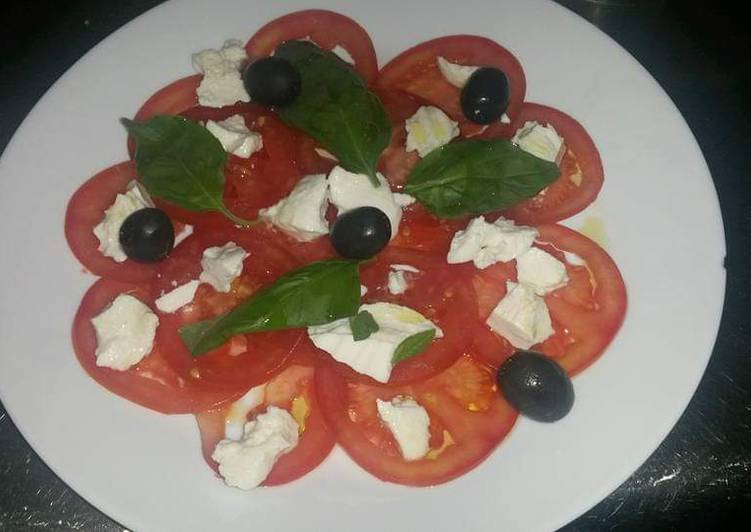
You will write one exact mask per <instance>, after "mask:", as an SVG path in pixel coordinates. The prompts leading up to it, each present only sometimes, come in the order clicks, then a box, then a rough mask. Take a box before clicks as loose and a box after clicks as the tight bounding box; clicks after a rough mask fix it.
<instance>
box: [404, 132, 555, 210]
mask: <svg viewBox="0 0 751 532" xmlns="http://www.w3.org/2000/svg"><path fill="white" fill-rule="evenodd" d="M558 175H559V171H558V167H557V166H556V165H555V164H554V163H551V162H549V161H545V160H543V159H539V158H538V157H535V156H534V155H531V154H529V153H527V152H525V151H524V150H522V149H520V148H518V147H516V146H514V145H513V144H512V143H511V142H509V141H508V140H505V139H494V140H479V139H468V140H460V141H457V142H452V143H450V144H447V145H445V146H442V147H440V148H438V149H436V150H434V151H432V152H430V153H429V154H428V155H427V156H426V157H425V158H424V159H422V160H421V161H420V162H419V163H418V164H417V165H416V166H415V167H414V169H413V170H412V173H411V174H410V176H409V179H408V180H407V185H406V186H405V188H404V192H406V193H407V194H411V195H413V196H415V198H417V200H418V201H419V202H420V203H422V204H423V205H424V206H425V207H426V208H427V209H428V210H429V211H430V212H432V213H433V214H435V215H436V216H440V217H442V218H454V217H457V216H464V215H467V214H485V213H488V212H493V211H499V210H502V209H506V208H508V207H511V206H513V205H515V204H517V203H519V202H520V201H521V200H524V199H527V198H531V197H533V196H535V195H536V194H537V193H539V192H540V191H541V190H542V189H544V188H545V187H546V186H548V185H549V184H550V183H552V182H553V181H555V180H556V178H557V177H558Z"/></svg>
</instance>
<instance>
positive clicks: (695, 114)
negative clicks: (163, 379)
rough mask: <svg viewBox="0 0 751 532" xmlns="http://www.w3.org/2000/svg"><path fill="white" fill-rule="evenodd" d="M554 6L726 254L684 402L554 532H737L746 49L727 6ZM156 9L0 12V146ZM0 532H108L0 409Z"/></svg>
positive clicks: (749, 470) (743, 467) (749, 464)
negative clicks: (610, 57)
mask: <svg viewBox="0 0 751 532" xmlns="http://www.w3.org/2000/svg"><path fill="white" fill-rule="evenodd" d="M558 1H559V3H560V4H563V5H564V6H566V7H568V8H569V9H571V10H573V11H575V12H576V13H578V14H579V15H581V16H582V17H584V18H586V19H587V20H589V21H590V22H592V23H593V24H595V25H596V26H597V27H599V28H600V29H601V30H603V31H604V32H606V33H608V34H609V35H610V36H612V37H613V38H614V39H615V40H616V41H618V42H619V43H620V44H621V45H622V46H624V47H625V48H626V49H627V50H628V51H629V52H631V53H632V54H633V55H634V56H635V57H636V58H637V59H638V60H639V61H640V62H641V63H642V64H643V65H644V66H645V67H646V68H647V69H648V70H649V72H650V73H651V74H652V75H653V76H654V77H655V78H656V79H657V80H658V81H659V82H660V84H661V85H662V86H663V87H664V88H665V90H666V91H667V93H668V94H669V95H670V96H671V97H672V98H673V100H674V101H675V103H676V104H677V106H678V108H679V109H680V110H681V112H682V113H683V115H684V116H685V118H686V120H687V121H688V124H689V126H690V127H691V129H692V130H693V132H694V135H696V137H697V139H698V141H699V144H700V145H701V148H702V150H703V152H704V155H705V157H706V159H707V162H708V163H709V167H710V169H711V172H712V176H713V178H714V182H715V186H716V188H717V191H718V194H719V197H720V203H721V207H722V214H723V219H724V223H725V231H726V238H727V247H728V253H727V258H726V261H725V266H726V269H727V275H728V277H727V292H726V301H725V312H724V316H723V320H722V325H721V327H720V333H719V338H718V340H717V344H716V346H715V349H714V353H713V355H712V359H711V361H710V363H709V367H708V369H707V373H706V374H705V375H704V378H703V380H702V382H701V385H700V386H699V389H698V391H697V393H696V395H695V396H694V398H693V400H692V401H691V404H690V406H689V407H688V409H687V410H686V412H685V413H684V415H683V417H682V418H681V420H680V421H679V422H678V424H677V425H676V427H675V428H674V429H673V431H672V432H671V433H670V435H669V436H668V437H667V439H666V440H665V441H664V442H663V443H662V445H661V446H660V447H659V448H658V449H657V451H655V453H654V454H653V455H652V456H651V457H650V458H649V460H647V462H646V463H645V464H644V465H643V466H642V467H641V468H640V469H639V470H638V471H637V472H636V473H635V474H634V475H633V476H632V477H631V478H630V479H628V481H626V482H625V483H624V484H623V485H622V486H620V487H619V488H618V489H617V490H616V491H615V492H614V493H612V494H611V495H610V496H609V497H608V498H607V499H605V500H604V501H602V502H601V503H600V504H598V505H597V506H596V507H594V508H592V509H591V510H590V511H589V512H587V513H586V514H585V515H583V516H581V517H580V518H579V519H577V520H576V521H574V522H573V523H571V524H570V525H568V526H567V527H566V530H602V529H608V530H637V529H638V530H650V529H654V530H672V529H681V530H686V529H696V530H705V529H720V528H722V529H731V528H738V529H747V528H749V526H751V525H748V523H744V520H745V519H744V518H745V517H746V516H747V515H751V511H749V509H748V508H749V506H750V505H751V395H750V394H749V390H750V389H751V364H750V363H749V355H750V354H751V353H750V352H751V332H750V331H751V325H749V320H748V318H747V315H746V311H747V310H748V300H749V294H750V292H749V284H750V281H751V276H750V275H749V270H750V268H749V266H751V261H750V260H749V259H750V258H751V253H750V251H749V250H751V239H750V237H749V235H751V232H749V231H748V230H747V227H748V225H747V224H748V223H749V221H751V185H749V183H751V164H749V159H750V157H749V151H748V147H747V146H748V144H749V141H751V91H749V82H751V53H750V52H751V39H749V36H748V31H747V24H746V22H745V19H746V17H745V16H743V15H742V14H741V13H742V12H743V10H742V9H740V7H739V6H741V3H738V5H733V4H732V3H731V2H693V1H690V0H652V1H648V0H622V1H615V0H611V1H604V0H603V1H594V0H592V1H586V0H558ZM158 3H160V2H159V1H158V0H121V1H119V2H103V1H101V0H100V1H97V0H58V1H46V2H45V1H33V0H32V1H28V2H16V3H12V4H10V5H5V6H3V8H2V12H0V13H1V14H0V20H3V23H2V24H0V149H3V148H4V147H5V145H6V144H7V142H8V141H9V140H10V137H11V136H12V134H13V132H14V131H15V129H16V127H17V126H18V125H19V124H20V123H21V121H22V120H23V118H24V117H25V116H26V114H27V113H28V112H29V110H30V109H31V107H32V106H33V105H34V103H35V102H36V101H37V100H38V99H39V98H40V97H41V96H42V94H43V93H44V91H45V90H46V89H47V88H48V87H49V86H50V85H51V84H52V83H54V81H55V80H56V79H57V78H58V77H59V76H60V75H61V74H62V73H63V72H65V71H66V70H67V69H68V68H69V67H70V66H71V65H72V64H73V63H74V62H75V61H76V60H77V59H78V58H80V57H81V56H82V55H83V54H84V53H86V52H87V51H88V50H89V49H90V48H91V47H92V46H94V45H95V44H96V43H97V42H99V41H100V40H102V39H103V38H105V37H106V36H107V35H109V34H110V33H111V32H112V31H114V30H116V29H117V28H118V27H120V26H122V25H123V24H124V23H126V22H128V21H129V20H131V19H132V18H134V17H136V16H137V15H139V14H141V13H142V12H144V11H146V10H147V9H149V8H150V7H152V6H154V5H156V4H158ZM321 3H322V4H325V2H321ZM696 245H697V246H701V242H696ZM697 282H701V279H697ZM634 393H638V390H637V389H635V390H634ZM744 524H745V525H746V526H743V525H744ZM0 529H2V530H25V529H43V530H71V529H75V530H79V529H80V530H105V531H110V530H122V527H121V526H119V525H118V524H117V523H115V522H113V521H112V520H110V519H109V518H107V517H106V516H105V515H103V514H102V513H101V512H99V511H98V510H96V509H95V508H93V507H92V506H91V505H89V504H88V503H87V502H86V501H84V500H83V499H81V498H80V497H79V496H78V495H77V494H76V493H75V492H73V491H72V490H71V489H70V488H68V487H67V486H66V485H65V483H64V482H62V481H61V480H60V479H58V478H57V477H56V476H55V475H54V474H53V473H52V472H51V471H50V470H49V469H48V468H47V466H46V465H45V464H44V463H43V462H42V461H41V460H40V459H39V457H38V456H37V455H36V453H34V451H33V450H32V449H31V448H30V447H29V445H28V444H27V443H26V442H25V441H24V439H23V438H22V437H21V435H20V434H19V433H18V431H17V430H16V428H15V426H14V425H13V422H12V421H11V420H10V418H9V417H8V416H7V415H6V413H5V410H4V409H3V407H2V405H0Z"/></svg>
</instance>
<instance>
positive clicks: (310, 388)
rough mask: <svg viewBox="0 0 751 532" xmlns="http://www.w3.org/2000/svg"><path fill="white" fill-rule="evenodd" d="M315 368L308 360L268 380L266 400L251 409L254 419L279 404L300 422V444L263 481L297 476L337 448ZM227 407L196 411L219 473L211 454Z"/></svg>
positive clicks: (205, 447) (207, 455) (207, 457)
mask: <svg viewBox="0 0 751 532" xmlns="http://www.w3.org/2000/svg"><path fill="white" fill-rule="evenodd" d="M315 371H316V370H315V367H313V366H310V365H307V364H299V363H293V364H291V365H289V366H288V367H287V368H286V369H285V370H284V371H282V372H281V373H280V374H279V375H277V376H276V377H274V378H272V379H271V380H270V381H269V382H268V384H267V385H266V388H265V399H264V401H263V403H262V404H261V405H260V406H258V407H256V408H254V409H253V410H252V411H250V412H249V413H248V419H252V418H253V417H254V416H255V415H256V414H258V413H260V412H264V411H265V410H266V409H267V408H268V407H269V406H276V407H279V408H283V409H285V410H287V411H289V412H290V413H291V414H292V416H293V417H294V418H295V420H296V421H297V423H298V424H299V425H300V439H299V441H298V444H297V446H296V447H295V448H294V449H293V450H292V451H291V452H289V453H287V454H284V455H282V456H281V457H280V458H279V460H278V461H277V462H276V464H274V468H273V469H272V470H271V473H269V476H268V477H267V478H266V480H265V481H264V482H263V485H264V486H278V485H281V484H286V483H288V482H292V481H293V480H297V479H298V478H300V477H302V476H304V475H306V474H307V473H309V472H310V471H312V470H313V469H315V468H316V467H318V465H319V464H320V463H321V462H323V460H325V459H326V457H327V456H328V455H329V453H331V450H332V449H333V448H334V443H335V437H334V434H333V432H331V431H330V430H329V429H328V427H327V426H326V422H325V420H324V417H323V413H322V412H321V408H320V406H319V404H318V398H317V396H316V394H315V390H314V374H315ZM228 409H229V407H228V406H225V407H223V408H221V409H215V410H209V411H207V412H201V413H200V414H197V415H196V420H197V421H198V428H199V429H200V431H201V449H202V451H203V457H204V459H205V460H206V462H207V463H208V464H209V466H210V467H211V468H212V469H213V470H214V471H216V472H217V474H218V473H219V467H218V464H217V463H216V462H215V461H214V460H213V459H212V458H211V455H212V453H213V452H214V449H215V448H216V444H217V443H219V441H220V440H222V439H223V438H224V427H225V420H226V417H227V413H228Z"/></svg>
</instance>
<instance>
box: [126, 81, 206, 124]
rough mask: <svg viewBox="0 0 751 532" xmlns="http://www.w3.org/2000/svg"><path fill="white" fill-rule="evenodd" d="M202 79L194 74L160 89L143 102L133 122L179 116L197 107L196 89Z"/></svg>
mask: <svg viewBox="0 0 751 532" xmlns="http://www.w3.org/2000/svg"><path fill="white" fill-rule="evenodd" d="M202 78H203V76H202V75H201V74H194V75H192V76H188V77H185V78H181V79H178V80H177V81H173V82H172V83H170V84H169V85H167V86H165V87H162V88H161V89H159V90H158V91H156V92H155V93H154V94H153V95H152V96H151V97H150V98H149V99H148V100H146V101H145V102H144V104H143V105H142V106H141V107H140V109H138V112H136V114H135V116H134V117H133V120H135V121H136V122H145V121H146V120H148V119H149V118H152V117H154V116H156V115H179V114H180V113H182V112H183V111H186V110H188V109H190V108H191V107H195V106H197V105H198V96H196V89H198V86H199V85H200V84H201V79H202Z"/></svg>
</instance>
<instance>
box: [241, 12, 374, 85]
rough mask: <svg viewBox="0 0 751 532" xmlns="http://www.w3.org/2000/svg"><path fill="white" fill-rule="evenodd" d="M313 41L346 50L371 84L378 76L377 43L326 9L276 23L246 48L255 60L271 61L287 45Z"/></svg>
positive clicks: (276, 20) (260, 30)
mask: <svg viewBox="0 0 751 532" xmlns="http://www.w3.org/2000/svg"><path fill="white" fill-rule="evenodd" d="M303 39H309V40H311V41H313V42H314V43H315V44H317V45H318V46H320V47H321V48H323V49H324V50H332V49H333V48H334V47H336V46H340V47H342V48H344V49H345V50H346V51H347V53H348V54H349V55H350V56H351V57H352V59H353V61H354V63H355V65H354V66H355V68H356V69H357V71H358V72H359V73H360V75H361V76H362V77H363V79H364V80H365V81H366V82H367V83H372V82H373V81H374V80H375V78H376V76H377V75H378V61H377V60H376V53H375V48H373V41H371V40H370V36H369V35H368V32H367V31H365V29H364V28H363V27H362V26H360V25H359V24H358V23H357V22H355V21H354V20H352V19H351V18H349V17H345V16H344V15H341V14H339V13H334V12H333V11H326V10H323V9H309V10H307V11H297V12H295V13H290V14H289V15H285V16H283V17H279V18H277V19H274V20H272V21H271V22H269V23H268V24H266V25H265V26H263V27H262V28H261V29H259V30H258V31H257V32H256V33H255V34H254V35H253V37H251V38H250V40H249V41H248V43H247V44H246V45H245V50H246V51H247V52H248V56H249V57H250V58H251V60H252V59H253V58H259V57H267V56H269V55H271V54H272V53H273V52H274V50H276V47H277V46H279V45H280V44H282V43H283V42H286V41H293V40H303Z"/></svg>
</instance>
